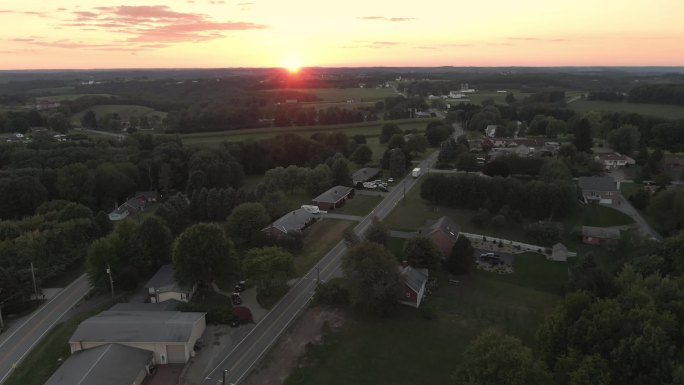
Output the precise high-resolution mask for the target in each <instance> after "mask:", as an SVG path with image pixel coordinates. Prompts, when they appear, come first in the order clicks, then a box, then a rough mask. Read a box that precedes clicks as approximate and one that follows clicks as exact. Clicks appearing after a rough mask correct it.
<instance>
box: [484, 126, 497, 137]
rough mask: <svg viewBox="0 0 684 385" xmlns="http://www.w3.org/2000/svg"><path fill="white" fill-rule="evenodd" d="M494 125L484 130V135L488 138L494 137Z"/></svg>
mask: <svg viewBox="0 0 684 385" xmlns="http://www.w3.org/2000/svg"><path fill="white" fill-rule="evenodd" d="M496 127H497V125H496V124H490V125H488V126H487V128H485V135H487V136H488V137H490V138H493V137H495V136H496Z"/></svg>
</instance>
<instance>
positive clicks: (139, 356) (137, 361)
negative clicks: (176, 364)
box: [45, 344, 154, 385]
mask: <svg viewBox="0 0 684 385" xmlns="http://www.w3.org/2000/svg"><path fill="white" fill-rule="evenodd" d="M153 366H154V353H152V352H151V351H149V350H143V349H137V348H132V347H130V346H125V345H120V344H107V345H101V346H98V347H96V348H92V349H88V350H82V351H78V352H76V353H74V354H72V355H71V356H69V358H67V359H66V360H65V361H64V362H63V363H62V365H60V367H59V368H57V371H55V373H54V374H53V375H52V376H51V377H50V378H49V379H48V380H47V382H46V383H45V385H76V384H78V385H131V384H132V385H140V384H141V383H142V382H143V380H144V379H145V377H147V375H149V374H150V371H151V369H152V368H153Z"/></svg>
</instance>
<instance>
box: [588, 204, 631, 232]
mask: <svg viewBox="0 0 684 385" xmlns="http://www.w3.org/2000/svg"><path fill="white" fill-rule="evenodd" d="M632 223H634V220H633V219H632V218H631V217H630V216H629V215H627V214H625V213H623V212H621V211H618V210H616V209H614V208H612V207H606V206H601V205H585V206H583V207H582V212H581V215H580V218H579V222H578V223H577V224H578V225H580V226H595V227H608V226H623V225H631V224H632Z"/></svg>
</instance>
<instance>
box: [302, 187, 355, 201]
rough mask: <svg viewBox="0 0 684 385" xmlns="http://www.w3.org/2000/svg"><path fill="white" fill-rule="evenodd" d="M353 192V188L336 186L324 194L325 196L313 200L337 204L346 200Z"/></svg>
mask: <svg viewBox="0 0 684 385" xmlns="http://www.w3.org/2000/svg"><path fill="white" fill-rule="evenodd" d="M352 190H353V188H351V187H347V186H335V187H332V188H330V189H329V190H328V191H326V192H324V193H323V194H321V195H319V196H317V197H316V198H314V199H312V201H313V202H326V203H327V202H329V203H337V202H339V201H340V200H342V199H343V198H346V197H347V195H349V193H350V192H351V191H352Z"/></svg>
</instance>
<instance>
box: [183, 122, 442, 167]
mask: <svg viewBox="0 0 684 385" xmlns="http://www.w3.org/2000/svg"><path fill="white" fill-rule="evenodd" d="M428 122H430V120H429V119H405V120H395V121H391V123H396V124H397V125H398V126H399V127H400V128H401V129H402V130H409V129H415V130H418V131H423V130H425V126H427V124H428ZM385 123H390V121H377V122H362V123H350V124H336V125H330V126H304V127H265V128H251V129H242V130H232V131H220V132H202V133H196V134H185V135H182V139H183V143H185V144H187V145H198V146H212V145H214V146H216V145H218V144H219V143H221V142H242V141H245V140H260V139H268V138H273V137H275V136H278V135H283V134H297V135H301V136H304V137H309V136H311V135H312V134H315V133H336V132H342V133H345V134H347V135H348V136H354V135H366V136H370V137H372V136H378V135H380V130H381V128H382V125H383V124H385ZM371 149H373V148H372V147H371ZM374 159H375V155H374Z"/></svg>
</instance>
